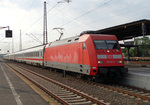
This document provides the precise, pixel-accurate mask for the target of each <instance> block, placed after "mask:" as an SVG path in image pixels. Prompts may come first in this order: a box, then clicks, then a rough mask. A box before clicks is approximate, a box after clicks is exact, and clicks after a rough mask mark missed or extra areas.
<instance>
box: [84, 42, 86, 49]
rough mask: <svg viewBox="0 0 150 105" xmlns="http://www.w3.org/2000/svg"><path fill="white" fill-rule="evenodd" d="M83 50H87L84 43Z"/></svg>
mask: <svg viewBox="0 0 150 105" xmlns="http://www.w3.org/2000/svg"><path fill="white" fill-rule="evenodd" d="M83 50H86V45H85V43H84V42H83Z"/></svg>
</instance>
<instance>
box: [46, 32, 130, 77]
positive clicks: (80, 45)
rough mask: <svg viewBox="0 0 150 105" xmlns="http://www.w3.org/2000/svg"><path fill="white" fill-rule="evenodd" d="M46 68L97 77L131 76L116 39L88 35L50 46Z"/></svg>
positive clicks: (112, 36)
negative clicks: (128, 73) (125, 66)
mask: <svg viewBox="0 0 150 105" xmlns="http://www.w3.org/2000/svg"><path fill="white" fill-rule="evenodd" d="M44 66H47V67H53V68H58V69H62V70H66V71H71V72H76V73H80V74H85V75H90V76H97V77H99V76H101V75H110V76H116V75H122V74H124V73H126V72H127V69H126V68H124V60H123V56H122V51H121V48H120V46H119V44H118V40H117V38H116V36H115V35H98V34H84V35H81V36H77V37H72V38H68V39H64V40H61V41H55V42H52V43H50V44H47V45H46V47H45V51H44Z"/></svg>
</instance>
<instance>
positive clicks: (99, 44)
mask: <svg viewBox="0 0 150 105" xmlns="http://www.w3.org/2000/svg"><path fill="white" fill-rule="evenodd" d="M94 45H95V48H96V49H98V50H99V49H118V50H119V49H120V48H119V44H118V42H117V41H116V40H94Z"/></svg>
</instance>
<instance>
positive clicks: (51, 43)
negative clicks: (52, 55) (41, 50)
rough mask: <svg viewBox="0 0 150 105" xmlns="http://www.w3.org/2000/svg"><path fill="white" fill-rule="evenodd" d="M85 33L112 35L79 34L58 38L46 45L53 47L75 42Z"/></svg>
mask: <svg viewBox="0 0 150 105" xmlns="http://www.w3.org/2000/svg"><path fill="white" fill-rule="evenodd" d="M83 35H95V36H96V35H107V36H111V35H108V34H82V35H78V36H74V37H70V38H66V39H62V40H57V41H54V42H50V43H48V44H47V45H46V47H52V46H58V45H64V44H68V43H75V42H78V41H79V38H80V37H81V36H83Z"/></svg>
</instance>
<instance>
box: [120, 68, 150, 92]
mask: <svg viewBox="0 0 150 105" xmlns="http://www.w3.org/2000/svg"><path fill="white" fill-rule="evenodd" d="M128 69H129V71H128V75H127V77H125V78H123V81H121V83H123V84H125V85H130V86H135V87H139V88H143V89H147V90H150V68H148V67H131V68H128Z"/></svg>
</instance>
